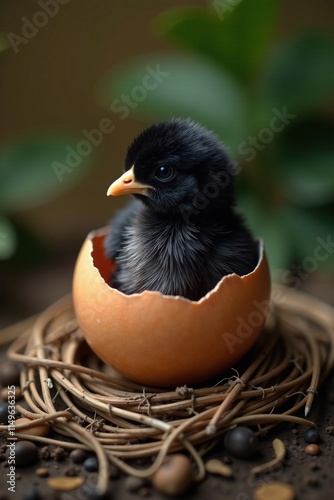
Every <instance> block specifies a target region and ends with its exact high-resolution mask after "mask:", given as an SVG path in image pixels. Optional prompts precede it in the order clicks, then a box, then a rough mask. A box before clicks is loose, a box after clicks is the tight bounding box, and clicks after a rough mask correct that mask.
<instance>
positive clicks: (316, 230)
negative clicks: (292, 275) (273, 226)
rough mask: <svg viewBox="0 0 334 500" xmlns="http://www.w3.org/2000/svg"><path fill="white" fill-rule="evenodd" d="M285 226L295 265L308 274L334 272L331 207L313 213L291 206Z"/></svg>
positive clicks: (311, 210) (310, 210)
mask: <svg viewBox="0 0 334 500" xmlns="http://www.w3.org/2000/svg"><path fill="white" fill-rule="evenodd" d="M284 224H285V227H286V229H287V231H288V234H289V239H290V241H291V242H292V244H293V246H294V248H295V255H296V262H295V265H299V266H300V267H301V268H302V269H304V271H306V272H307V273H309V274H312V273H315V272H317V271H319V270H324V269H325V270H328V269H332V270H333V269H334V248H331V244H333V243H334V230H333V206H332V207H331V208H316V209H314V208H312V209H310V208H301V207H294V206H292V207H290V209H289V211H288V212H287V214H286V217H285V220H284ZM328 242H329V243H328ZM319 246H320V247H321V248H320V249H319Z"/></svg>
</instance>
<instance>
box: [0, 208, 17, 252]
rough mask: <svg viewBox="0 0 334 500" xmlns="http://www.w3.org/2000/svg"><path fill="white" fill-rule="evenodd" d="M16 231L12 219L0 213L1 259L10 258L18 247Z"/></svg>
mask: <svg viewBox="0 0 334 500" xmlns="http://www.w3.org/2000/svg"><path fill="white" fill-rule="evenodd" d="M16 243H17V238H16V232H15V229H14V226H13V225H12V223H11V222H10V220H9V219H8V218H7V217H5V216H3V215H0V260H6V259H9V258H10V257H11V256H12V255H13V254H14V252H15V249H16Z"/></svg>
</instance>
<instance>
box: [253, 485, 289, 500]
mask: <svg viewBox="0 0 334 500" xmlns="http://www.w3.org/2000/svg"><path fill="white" fill-rule="evenodd" d="M294 498H295V491H294V489H293V488H292V486H290V485H289V484H286V483H280V482H278V481H274V482H272V483H267V484H263V485H262V486H258V487H257V488H256V489H255V490H254V495H253V499H254V500H294Z"/></svg>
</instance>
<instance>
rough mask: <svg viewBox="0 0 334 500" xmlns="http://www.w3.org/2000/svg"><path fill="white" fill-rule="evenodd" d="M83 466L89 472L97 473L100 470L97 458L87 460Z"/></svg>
mask: <svg viewBox="0 0 334 500" xmlns="http://www.w3.org/2000/svg"><path fill="white" fill-rule="evenodd" d="M83 465H84V467H85V469H86V470H87V471H88V472H97V471H98V470H99V463H98V461H97V459H96V458H95V457H89V458H86V460H85V461H84V463H83Z"/></svg>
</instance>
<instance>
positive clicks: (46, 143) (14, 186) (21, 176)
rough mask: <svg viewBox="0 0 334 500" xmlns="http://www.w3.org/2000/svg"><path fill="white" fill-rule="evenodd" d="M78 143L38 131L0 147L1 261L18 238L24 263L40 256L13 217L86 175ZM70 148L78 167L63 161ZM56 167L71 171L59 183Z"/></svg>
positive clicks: (87, 162) (1, 43)
mask: <svg viewBox="0 0 334 500" xmlns="http://www.w3.org/2000/svg"><path fill="white" fill-rule="evenodd" d="M7 48H8V41H7V39H6V38H5V36H4V35H3V34H2V33H0V52H4V51H5V50H6V49H7ZM77 145H78V141H76V140H75V139H74V137H65V136H60V135H56V134H53V135H52V136H51V135H50V136H46V135H45V134H38V135H36V136H33V135H31V136H30V137H27V136H25V137H23V138H21V139H17V140H16V141H15V142H13V143H12V144H7V145H6V146H0V261H4V260H7V259H9V258H10V257H12V256H13V255H14V254H16V252H17V251H18V245H19V241H21V242H24V245H22V246H24V248H23V249H21V252H19V255H20V257H21V259H22V258H23V260H24V261H25V262H28V261H29V256H28V255H27V254H29V253H31V254H33V255H35V256H37V257H38V258H39V257H41V253H42V252H40V251H39V248H36V245H38V244H40V242H39V240H38V237H36V236H35V235H34V234H32V232H30V231H29V230H27V229H26V228H25V227H24V225H23V224H22V223H21V222H18V221H17V217H15V216H16V214H17V213H18V212H22V211H24V210H27V209H29V208H32V207H35V206H39V205H43V204H44V203H47V202H50V201H51V200H52V199H53V198H55V197H57V196H59V195H61V194H63V193H64V192H65V191H67V190H68V189H70V188H72V186H73V185H75V184H76V183H77V182H78V181H80V180H81V178H82V177H83V176H84V175H86V173H87V172H88V170H89V168H90V166H91V165H92V162H91V158H90V159H88V158H85V157H83V156H82V155H81V156H80V155H78V154H76V152H75V150H76V147H77ZM73 151H74V154H76V156H77V160H76V165H78V168H70V167H69V166H68V165H67V164H66V160H67V159H68V158H69V155H70V156H73ZM79 156H80V158H79ZM78 162H79V163H78ZM59 169H60V170H61V169H64V170H66V173H68V172H70V175H66V180H65V182H62V177H60V175H59ZM32 260H33V261H34V259H32Z"/></svg>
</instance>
